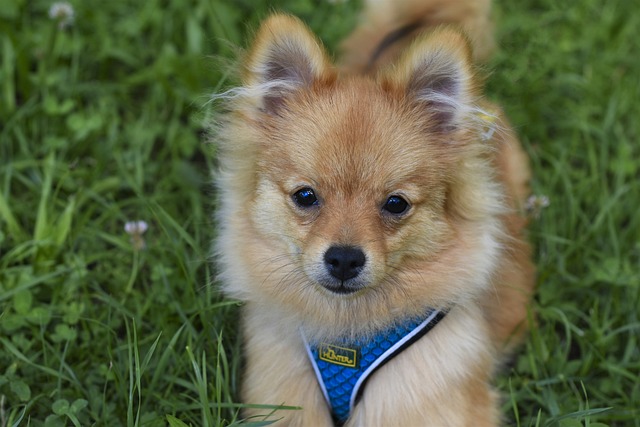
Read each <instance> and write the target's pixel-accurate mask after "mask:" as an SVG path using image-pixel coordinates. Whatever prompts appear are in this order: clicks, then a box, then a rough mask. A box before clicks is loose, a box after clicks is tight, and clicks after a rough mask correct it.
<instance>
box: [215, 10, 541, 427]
mask: <svg viewBox="0 0 640 427" xmlns="http://www.w3.org/2000/svg"><path fill="white" fill-rule="evenodd" d="M343 46H344V55H343V59H342V60H341V61H340V64H338V66H334V65H332V63H331V62H330V61H329V59H328V56H327V54H326V53H325V50H324V49H323V47H322V45H321V43H320V42H319V41H318V40H317V39H316V38H315V37H314V36H313V35H312V34H311V33H310V31H309V30H308V29H307V28H306V27H305V25H304V24H303V23H301V22H300V21H299V20H298V19H296V18H294V17H291V16H287V15H281V14H277V15H274V16H271V17H270V18H268V19H267V20H266V21H265V22H264V23H263V24H262V26H261V28H260V29H259V31H258V33H257V36H256V38H255V41H254V43H253V45H252V47H251V48H250V50H249V52H248V54H247V56H246V58H245V60H244V63H243V65H244V72H243V75H242V85H241V86H240V87H238V88H235V89H233V90H231V91H229V92H228V93H227V94H225V95H224V96H223V98H225V99H226V101H227V102H226V108H227V112H226V113H225V114H224V115H223V116H222V118H221V119H220V122H219V124H218V129H217V132H216V136H215V138H216V140H217V143H218V144H219V151H218V154H219V164H220V170H219V173H218V177H217V184H218V189H219V209H218V214H217V219H218V221H219V235H218V238H217V241H216V257H217V259H218V260H219V263H220V280H221V281H222V283H223V287H224V290H225V292H226V293H227V295H229V296H231V297H233V298H237V299H239V300H241V301H243V302H244V306H243V308H242V325H243V336H244V343H245V355H246V370H245V373H244V379H243V385H242V398H243V401H244V402H246V403H251V404H270V405H276V406H278V405H286V406H295V407H299V408H300V409H281V410H276V411H273V410H272V409H258V408H255V407H254V408H251V409H246V411H245V413H244V415H245V416H247V417H257V416H264V417H265V419H268V420H276V421H277V423H278V424H282V425H291V426H311V425H313V426H316V425H318V426H330V425H335V424H344V425H347V426H376V425H380V426H391V425H409V426H413V425H432V426H471V425H473V426H494V425H497V424H499V420H500V415H499V411H498V396H497V394H496V392H495V391H494V390H493V389H492V387H491V380H492V376H493V375H494V372H495V370H496V369H497V367H499V364H500V362H501V361H502V360H503V359H504V355H505V354H507V353H508V351H509V350H510V349H511V348H512V347H513V345H515V344H517V342H518V341H519V339H520V338H521V337H522V334H523V331H524V330H525V329H526V317H527V316H526V313H527V304H528V301H529V299H530V294H531V291H532V287H533V277H534V272H533V267H532V265H531V262H530V249H529V247H528V245H527V244H526V243H525V242H524V241H523V240H522V233H523V228H524V226H525V225H526V220H525V218H524V216H522V215H521V213H520V211H521V205H522V203H523V200H524V199H525V198H526V196H527V191H528V189H527V181H528V179H529V169H528V163H527V158H526V156H525V155H524V152H523V150H522V149H521V147H520V145H519V143H518V141H517V139H516V138H515V136H514V134H513V132H512V130H511V129H510V127H509V125H508V123H507V122H506V120H505V119H504V118H503V116H502V114H501V112H500V110H499V108H498V107H497V106H496V105H492V104H491V103H489V102H486V101H483V100H482V99H481V92H480V85H479V82H478V81H477V79H476V77H475V73H474V65H473V63H474V61H476V60H479V59H482V58H484V57H486V56H487V55H488V53H489V52H490V51H491V49H492V37H491V29H490V21H489V4H488V1H484V0H423V1H418V0H402V1H391V0H387V1H385V0H378V1H373V0H371V1H370V2H369V3H368V4H367V6H366V10H365V12H364V19H363V21H362V24H361V25H360V27H359V28H357V29H356V30H355V31H354V33H353V34H352V35H351V36H350V37H349V38H348V40H347V41H346V42H345V43H344V45H343ZM396 336H399V337H400V339H399V340H398V338H397V337H396ZM374 344H375V345H374ZM378 344H380V345H382V348H378V347H376V345H378ZM367 352H369V353H367ZM325 368H327V369H329V370H330V371H331V372H330V373H329V374H326V373H325V371H324V369H325ZM358 369H360V370H361V371H366V372H365V375H364V376H363V377H358V376H357V375H356V374H355V373H353V375H355V376H353V377H352V372H355V371H356V370H358ZM326 375H329V377H330V378H329V377H327V376H326ZM358 375H359V374H358ZM338 377H340V378H342V377H348V380H349V381H351V384H350V385H349V386H344V387H347V389H346V390H342V391H341V393H342V396H338V397H336V396H335V395H332V393H333V392H334V391H335V390H334V389H335V388H339V389H340V388H341V387H343V385H342V383H340V384H337V383H336V381H339V380H340V378H338ZM323 378H324V380H323ZM342 379H343V378H342ZM336 384H337V385H336ZM354 384H355V387H354ZM349 387H350V388H349Z"/></svg>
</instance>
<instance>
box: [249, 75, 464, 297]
mask: <svg viewBox="0 0 640 427" xmlns="http://www.w3.org/2000/svg"><path fill="white" fill-rule="evenodd" d="M305 98H306V99H305ZM287 107H288V108H286V109H285V108H283V109H282V111H279V112H278V114H277V115H275V116H274V117H269V119H268V121H269V130H268V132H266V133H265V134H266V135H267V138H266V140H265V142H264V145H263V147H262V150H261V156H260V160H259V162H258V174H257V180H258V182H257V184H258V185H257V188H258V191H257V193H256V200H255V209H254V210H253V215H254V221H255V223H256V224H257V226H258V227H259V228H260V230H261V233H264V234H265V235H271V236H272V238H273V239H274V240H273V241H274V242H275V241H280V242H282V243H286V250H287V251H288V257H290V262H292V263H294V264H295V269H296V271H297V275H298V276H300V275H302V276H304V278H303V279H299V280H292V282H293V283H294V286H299V285H301V282H302V281H305V282H308V283H312V284H314V285H316V286H317V287H318V289H317V291H321V292H322V291H326V292H324V293H327V292H328V293H330V294H335V295H343V296H347V295H350V294H355V293H358V292H366V291H368V290H370V289H372V288H376V287H381V286H393V283H394V282H395V281H397V278H398V276H399V274H400V273H401V271H402V268H401V265H400V264H401V263H402V261H403V260H405V259H411V258H415V257H416V256H417V257H419V258H420V259H422V260H425V259H430V258H432V257H433V256H434V255H435V254H436V253H437V252H438V251H439V250H440V249H441V247H442V245H443V244H445V243H446V242H445V240H446V237H447V236H448V235H449V234H450V233H451V229H450V226H449V224H448V222H447V218H446V212H445V211H446V206H445V202H446V190H447V177H446V175H447V170H448V169H449V168H448V167H447V165H446V163H448V162H449V160H450V159H448V158H447V157H448V156H446V155H444V152H443V150H440V149H439V148H438V146H439V145H440V143H441V142H442V141H441V138H439V137H438V136H433V137H432V138H431V139H432V141H431V142H432V144H429V143H425V138H424V136H425V134H428V129H425V128H424V120H425V117H424V115H423V117H421V116H420V113H417V112H415V111H411V109H410V108H408V106H407V105H404V104H403V102H402V99H394V97H393V96H391V95H390V94H389V93H386V92H385V91H383V90H381V89H379V88H377V85H376V84H375V83H372V82H354V81H347V82H344V83H343V84H342V83H335V84H333V85H332V86H331V87H330V88H327V89H326V90H324V91H318V92H317V93H314V94H312V95H308V96H302V97H300V98H294V99H292V101H291V102H290V104H289V105H288V106H287ZM436 140H438V141H436ZM443 155H444V157H443ZM296 282H297V283H296Z"/></svg>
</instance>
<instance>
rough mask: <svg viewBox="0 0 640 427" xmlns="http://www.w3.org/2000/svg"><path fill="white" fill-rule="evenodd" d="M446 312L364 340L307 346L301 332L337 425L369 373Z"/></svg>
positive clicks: (429, 314) (431, 313) (431, 312)
mask: <svg viewBox="0 0 640 427" xmlns="http://www.w3.org/2000/svg"><path fill="white" fill-rule="evenodd" d="M445 314H446V311H444V310H437V309H430V310H429V311H428V312H427V313H426V315H425V316H424V317H422V318H419V319H410V320H409V321H407V322H405V323H402V324H398V325H393V326H391V327H389V328H387V329H385V330H382V331H380V332H378V333H377V334H376V335H375V336H374V337H372V338H371V339H367V340H356V341H339V342H335V343H324V342H323V343H320V344H318V345H314V346H310V345H309V344H308V343H307V340H306V338H304V333H303V339H304V342H305V346H306V348H307V354H308V355H309V359H310V360H311V364H312V365H313V369H314V370H315V372H316V377H318V383H319V384H320V388H321V389H322V392H323V394H324V397H325V399H326V400H327V403H328V404H329V407H330V408H331V413H332V414H333V417H334V419H335V420H336V422H337V423H338V424H343V423H344V422H345V421H346V420H347V419H348V418H349V415H350V414H351V411H352V410H353V408H354V406H355V405H356V403H357V402H358V399H359V398H360V396H361V394H362V390H363V389H364V384H365V382H366V381H367V379H368V378H369V377H370V376H371V374H372V373H373V372H374V371H375V370H376V369H378V368H380V367H381V366H382V365H384V364H385V363H387V362H388V361H389V360H391V359H392V358H393V357H394V356H396V355H398V354H399V353H400V352H401V351H402V350H404V349H405V348H407V347H409V346H410V345H411V344H413V343H414V342H416V341H417V340H418V339H419V338H420V337H422V336H424V335H425V334H426V333H427V332H429V331H430V330H431V329H433V327H434V326H435V325H436V324H437V323H438V322H439V321H440V320H442V318H443V317H444V316H445Z"/></svg>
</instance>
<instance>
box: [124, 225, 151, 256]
mask: <svg viewBox="0 0 640 427" xmlns="http://www.w3.org/2000/svg"><path fill="white" fill-rule="evenodd" d="M148 228H149V224H147V223H146V222H145V221H141V220H138V221H127V222H126V223H125V224H124V231H125V232H126V233H127V234H128V235H130V236H131V244H132V245H133V248H134V249H135V250H138V251H139V250H141V249H144V248H145V247H146V243H145V241H144V238H143V237H142V235H143V234H144V232H145V231H147V229H148Z"/></svg>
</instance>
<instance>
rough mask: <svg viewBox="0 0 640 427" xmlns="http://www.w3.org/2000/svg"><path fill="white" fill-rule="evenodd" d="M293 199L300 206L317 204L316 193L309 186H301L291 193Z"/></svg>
mask: <svg viewBox="0 0 640 427" xmlns="http://www.w3.org/2000/svg"><path fill="white" fill-rule="evenodd" d="M293 201H294V202H295V203H296V205H298V206H300V207H302V208H308V207H311V206H314V205H317V204H318V198H317V197H316V193H314V192H313V190H312V189H311V188H309V187H305V188H302V189H300V190H298V191H296V192H295V193H293Z"/></svg>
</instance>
